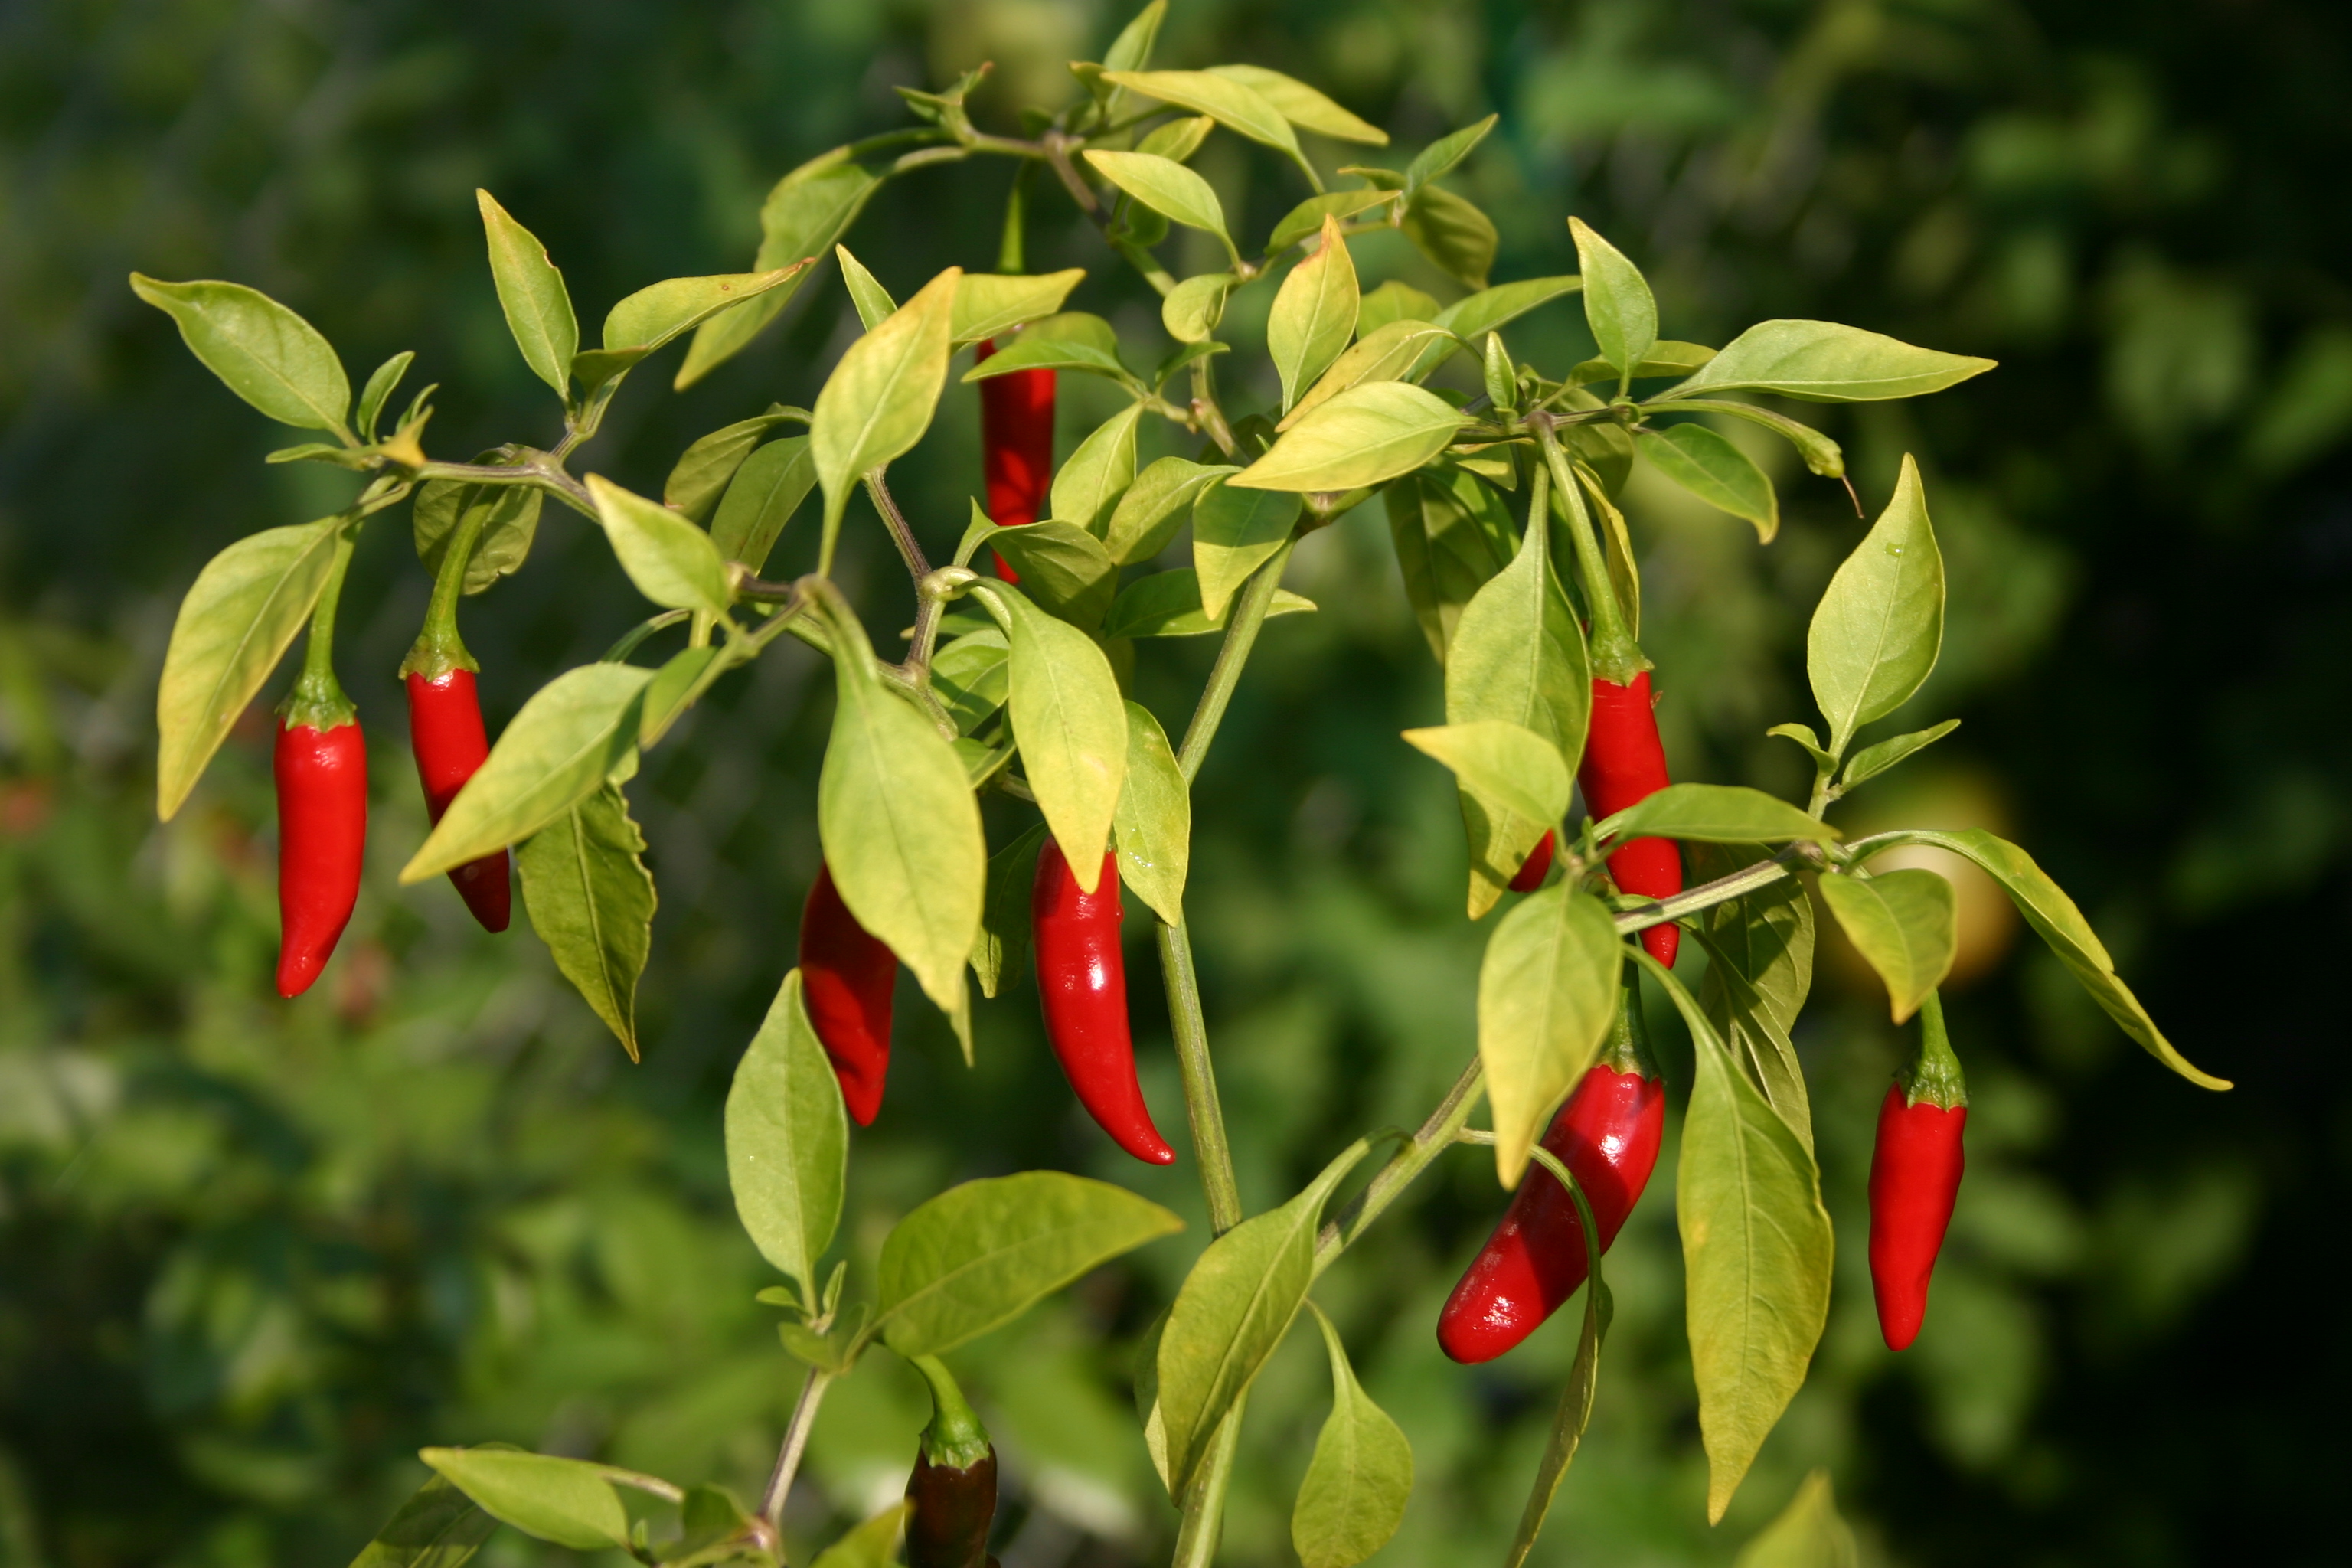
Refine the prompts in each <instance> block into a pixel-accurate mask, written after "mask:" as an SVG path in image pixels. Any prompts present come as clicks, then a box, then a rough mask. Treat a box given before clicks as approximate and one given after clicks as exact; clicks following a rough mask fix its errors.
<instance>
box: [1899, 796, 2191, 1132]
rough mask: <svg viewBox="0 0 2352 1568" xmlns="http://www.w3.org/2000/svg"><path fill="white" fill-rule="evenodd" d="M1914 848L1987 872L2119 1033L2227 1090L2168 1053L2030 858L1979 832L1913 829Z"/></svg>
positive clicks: (2187, 1074) (2101, 951) (2076, 913)
mask: <svg viewBox="0 0 2352 1568" xmlns="http://www.w3.org/2000/svg"><path fill="white" fill-rule="evenodd" d="M1903 837H1905V838H1906V840H1909V841H1911V842H1913V843H1917V844H1932V845H1935V846H1936V847H1938V848H1942V849H1948V850H1950V851H1952V853H1954V854H1955V855H1961V856H1965V857H1967V858H1969V859H1970V860H1973V861H1975V862H1976V863H1977V864H1978V865H1979V866H1981V867H1983V868H1985V870H1986V871H1988V872H1990V874H1991V876H1992V878H1993V879H1994V880H1995V881H1997V882H1999V883H2000V885H2001V886H2002V887H2003V888H2006V889H2008V890H2009V897H2010V901H2011V902H2012V903H2014V904H2015V905H2016V906H2017V912H2018V913H2020V914H2021V915H2023V916H2024V917H2025V923H2026V924H2027V925H2030V926H2032V928H2033V932H2034V934H2035V935H2036V936H2039V937H2040V938H2041V939H2042V941H2043V942H2048V943H2049V944H2050V951H2051V952H2054V953H2056V954H2057V955H2058V958H2059V961H2060V962H2061V963H2064V964H2065V966H2066V969H2067V972H2068V973H2071V974H2073V975H2074V978H2075V979H2076V980H2077V981H2079V982H2081V984H2082V986H2083V988H2084V990H2085V991H2088V992H2089V993H2090V994H2091V998H2092V1000H2093V1001H2095V1002H2096V1003H2098V1005H2100V1007H2101V1008H2103V1009H2105V1012H2106V1015H2107V1016H2108V1017H2110V1018H2113V1019H2114V1020H2115V1021H2116V1025H2117V1026H2118V1027H2120V1028H2121V1029H2122V1030H2123V1032H2124V1033H2125V1034H2126V1035H2129V1036H2130V1037H2132V1038H2133V1039H2135V1040H2137V1041H2138V1042H2139V1043H2140V1045H2141V1047H2143V1048H2145V1049H2146V1050H2147V1053H2148V1055H2150V1056H2152V1057H2154V1058H2156V1059H2157V1060H2158V1061H2160V1062H2162V1063H2163V1064H2164V1065H2165V1066H2166V1067H2168V1068H2171V1069H2172V1070H2173V1071H2174V1072H2177V1073H2179V1075H2180V1076H2181V1077H2183V1078H2185V1079H2188V1080H2189V1082H2191V1083H2193V1084H2195V1085H2197V1086H2198V1087H2199V1088H2200V1089H2228V1088H2230V1087H2231V1084H2230V1080H2229V1079H2223V1078H2215V1077H2214V1076H2213V1075H2212V1074H2210V1073H2208V1072H2203V1071H2200V1070H2199V1069H2198V1068H2195V1067H2192V1066H2191V1065H2189V1059H2188V1058H2186V1057H2184V1056H2182V1055H2181V1054H2180V1053H2179V1051H2178V1050H2176V1049H2174V1048H2173V1045H2172V1042H2171V1041H2170V1040H2168V1039H2166V1038H2165V1037H2164V1033H2163V1031H2162V1030H2160V1029H2158V1027H2157V1026H2156V1021H2155V1020H2154V1019H2152V1018H2150V1017H2149V1016H2147V1008H2145V1007H2143V1006H2141V1005H2140V1003H2139V998H2138V997H2137V996H2135V995H2133V994H2132V992H2131V987H2129V986H2128V985H2126V984H2124V983H2123V980H2122V979H2121V978H2120V977H2119V976H2118V975H2117V974H2116V963H2115V960H2114V959H2112V958H2110V957H2108V956H2107V950H2106V948H2105V947H2104V946H2103V945H2101V943H2100V942H2099V939H2098V936H2097V935H2096V933H2095V932H2094V931H2092V930H2091V922H2090V921H2086V920H2084V918H2083V911H2082V910H2079V909H2076V908H2075V907H2074V900H2072V899H2070V898H2068V897H2067V896H2066V893H2065V890H2064V889H2062V888H2060V887H2059V886H2058V884H2057V883H2055V882H2053V881H2052V880H2051V879H2050V878H2049V875H2048V874H2047V873H2046V872H2044V871H2043V870H2042V868H2041V867H2039V866H2037V865H2035V864H2034V863H2033V858H2032V856H2030V855H2028V854H2026V852H2025V851H2024V850H2022V849H2020V848H2019V847H2017V846H2016V845H2014V844H2011V843H2009V842H2007V841H2006V840H2004V839H2000V838H1997V837H1993V835H1991V834H1990V833H1987V832H1986V831H1985V830H1984V829H1982V828H1980V827H1971V828H1969V829H1966V830H1965V831H1962V832H1958V833H1942V832H1935V831H1931V830H1928V829H1924V828H1921V829H1915V830H1913V831H1911V832H1908V833H1906V834H1905V835H1904V836H1903Z"/></svg>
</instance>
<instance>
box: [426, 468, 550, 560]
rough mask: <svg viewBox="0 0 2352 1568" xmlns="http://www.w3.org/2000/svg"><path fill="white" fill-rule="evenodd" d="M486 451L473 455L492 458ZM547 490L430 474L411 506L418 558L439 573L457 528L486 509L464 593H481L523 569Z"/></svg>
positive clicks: (535, 532) (528, 555)
mask: <svg viewBox="0 0 2352 1568" xmlns="http://www.w3.org/2000/svg"><path fill="white" fill-rule="evenodd" d="M496 457H497V454H496V453H488V452H486V453H483V454H482V455H481V456H480V457H478V458H476V459H475V460H476V461H477V462H488V461H491V460H494V459H495V458H496ZM546 493H547V492H545V491H544V490H542V489H540V488H539V487H538V486H537V485H489V484H479V483H474V482H469V481H465V480H452V479H427V480H425V482H424V483H423V484H421V485H419V486H417V487H416V500H415V505H414V507H413V509H412V510H411V513H410V515H411V518H412V520H413V522H414V527H415V536H416V558H417V559H418V560H419V561H422V562H423V563H425V570H426V571H427V572H430V573H432V574H435V575H436V576H438V575H439V574H440V571H441V557H442V555H443V554H444V552H446V551H447V549H448V547H449V541H450V539H451V537H452V536H454V534H455V533H456V531H457V529H458V528H459V527H460V526H462V525H463V524H465V523H466V522H467V521H468V520H470V519H471V517H472V516H473V514H474V513H475V512H476V511H478V510H479V511H486V512H487V513H488V516H486V517H485V518H484V519H483V520H482V523H481V527H480V530H479V531H478V532H477V533H476V534H475V536H474V552H473V554H471V555H469V556H467V558H466V581H465V584H464V589H465V592H467V594H478V593H481V592H482V591H483V590H485V589H487V588H488V587H489V586H490V584H493V583H496V582H497V581H498V580H499V578H501V577H506V576H511V575H512V574H514V573H516V572H518V571H520V570H521V568H522V563H523V562H524V561H525V560H527V559H529V557H530V546H531V542H532V541H533V540H534V539H536V538H537V537H538V535H539V510H540V503H541V501H543V500H545V499H546Z"/></svg>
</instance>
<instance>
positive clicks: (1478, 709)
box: [1445, 479, 1592, 920]
mask: <svg viewBox="0 0 2352 1568" xmlns="http://www.w3.org/2000/svg"><path fill="white" fill-rule="evenodd" d="M1458 482H1459V483H1467V484H1473V485H1475V484H1476V483H1478V481H1477V480H1475V479H1463V480H1460V481H1458ZM1506 526H1507V525H1506ZM1591 712H1592V676H1591V663H1590V661H1589V659H1588V658H1587V656H1586V653H1585V647H1584V633H1583V631H1582V630H1581V629H1580V627H1579V626H1578V625H1577V620H1576V613H1575V611H1574V610H1572V609H1571V608H1570V605H1569V603H1568V596H1567V595H1566V594H1564V593H1562V592H1561V590H1560V586H1559V578H1558V577H1557V576H1556V575H1555V574H1553V572H1552V568H1551V559H1550V542H1549V531H1548V530H1546V529H1543V528H1539V527H1538V528H1530V529H1528V531H1526V533H1525V534H1524V535H1523V536H1522V537H1521V539H1520V541H1519V544H1518V549H1517V552H1516V553H1515V554H1514V555H1513V556H1512V558H1511V563H1510V564H1509V565H1508V566H1507V567H1505V568H1504V569H1503V570H1502V572H1500V573H1499V574H1496V576H1495V577H1494V578H1493V579H1492V580H1491V581H1489V582H1488V583H1487V584H1486V585H1485V586H1483V587H1481V588H1480V589H1479V590H1478V591H1477V592H1476V593H1475V595H1472V597H1471V599H1470V602H1469V604H1468V605H1465V607H1464V608H1463V611H1462V616H1461V620H1460V621H1459V623H1458V624H1457V625H1456V626H1455V627H1454V638H1453V643H1452V646H1451V647H1450V648H1449V650H1448V651H1447V654H1446V657H1445V717H1446V720H1447V721H1448V722H1449V723H1453V724H1462V725H1467V724H1474V723H1477V722H1480V721H1502V722H1504V723H1507V724H1513V725H1517V726H1519V727H1520V728H1522V729H1525V730H1528V731H1533V732H1534V733H1535V734H1536V735H1538V736H1539V737H1541V738H1542V739H1543V740H1545V741H1547V742H1549V743H1550V744H1551V745H1552V747H1553V748H1554V750H1555V751H1556V752H1557V753H1558V761H1559V763H1560V765H1561V768H1562V771H1563V772H1564V773H1568V774H1570V775H1571V776H1572V775H1573V774H1574V773H1575V771H1576V766H1577V763H1579V762H1580V760H1581V759H1582V757H1583V755H1584V737H1585V731H1586V728H1587V726H1588V724H1589V722H1590V721H1591ZM1565 804H1566V803H1565V802H1563V803H1562V808H1563V809H1564V808H1565ZM1559 817H1560V813H1559V811H1551V812H1547V813H1543V814H1540V815H1536V816H1530V815H1528V814H1527V813H1525V812H1523V811H1521V810H1520V809H1518V808H1517V806H1515V805H1512V804H1511V803H1510V802H1509V801H1508V800H1507V799H1505V798H1504V797H1502V796H1498V795H1493V794H1490V793H1489V792H1487V791H1486V789H1485V788H1484V787H1482V786H1479V785H1475V784H1471V783H1470V782H1469V781H1467V780H1465V781H1464V787H1463V790H1462V822H1463V827H1464V830H1465V832H1466V833H1467V835H1468V837H1469V845H1470V886H1469V894H1468V900H1469V905H1468V907H1469V913H1470V917H1471V918H1472V919H1473V920H1475V919H1477V918H1479V917H1480V916H1482V915H1484V914H1485V913H1486V911H1487V910H1490V909H1492V908H1494V906H1495V904H1496V900H1499V899H1501V897H1502V896H1503V892H1504V889H1506V888H1507V886H1508V885H1509V883H1510V880H1511V878H1512V877H1513V876H1514V875H1515V874H1516V873H1517V871H1518V868H1519V867H1520V865H1521V864H1522V863H1523V862H1524V861H1525V860H1526V859H1527V858H1528V852H1529V851H1530V850H1532V849H1534V848H1535V847H1536V844H1537V842H1538V840H1539V839H1541V838H1542V837H1543V836H1544V834H1545V832H1546V831H1547V830H1549V829H1550V828H1552V827H1554V826H1557V825H1558V823H1559Z"/></svg>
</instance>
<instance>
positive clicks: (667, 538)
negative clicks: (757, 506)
mask: <svg viewBox="0 0 2352 1568" xmlns="http://www.w3.org/2000/svg"><path fill="white" fill-rule="evenodd" d="M588 494H589V496H590V497H591V499H593V500H594V501H595V503H596V514H597V516H598V517H599V518H600V519H601V520H602V521H603V522H604V536H605V538H607V539H608V540H610V541H611V542H612V545H613V553H614V555H616V556H618V557H620V561H621V570H623V571H624V572H626V573H627V574H629V581H630V582H632V583H635V584H636V585H637V592H638V593H640V594H643V595H645V596H646V598H648V599H651V600H652V601H653V602H654V603H655V604H656V605H661V606H662V608H664V609H666V610H696V611H699V612H701V613H702V614H704V615H711V616H720V615H725V614H726V613H727V608H728V606H729V605H731V604H733V603H734V600H735V596H734V595H733V594H732V593H731V592H730V590H729V588H728V586H727V563H726V560H725V558H724V557H722V556H721V555H720V554H719V547H718V546H717V545H715V544H713V543H712V542H710V535H709V534H707V533H705V532H703V531H702V530H700V529H698V528H697V527H695V526H694V524H692V523H690V522H688V521H686V519H684V518H682V517H680V516H679V515H678V514H677V513H676V512H674V511H672V510H669V509H668V508H667V507H666V506H663V505H661V504H660V503H659V502H657V501H650V500H646V498H645V497H643V496H641V495H634V494H632V493H631V492H629V491H627V490H625V489H622V488H621V487H620V486H618V485H616V484H614V483H613V482H612V481H611V480H610V479H606V478H604V476H603V475H602V474H591V475H589V476H588Z"/></svg>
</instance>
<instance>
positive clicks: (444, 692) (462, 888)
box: [407, 668, 514, 931]
mask: <svg viewBox="0 0 2352 1568" xmlns="http://www.w3.org/2000/svg"><path fill="white" fill-rule="evenodd" d="M407 686H408V738H409V742H410V743H411V744H412V745H413V746H415V750H416V776H417V778H418V779H419V780H420V781H421V782H422V783H423V784H424V785H425V818H426V820H428V821H431V822H436V823H437V822H439V821H440V820H441V814H442V813H444V812H446V811H447V810H448V809H449V803H450V802H451V801H453V800H455V799H457V792H458V791H459V790H461V789H463V788H465V787H466V781H467V779H469V778H472V777H473V776H474V771H475V770H476V769H478V768H479V767H480V766H481V765H482V759H484V758H485V757H487V756H488V755H489V754H490V742H489V736H488V732H487V731H484V730H483V728H482V703H481V699H480V698H479V697H478V696H477V695H476V694H475V691H474V672H473V671H472V670H470V669H463V668H449V669H446V670H443V671H442V672H441V673H440V674H438V675H433V676H428V675H425V674H424V673H423V672H422V671H419V670H411V671H409V672H408V677H407ZM449 880H450V881H451V882H452V883H453V884H455V885H456V887H457V896H458V897H459V898H461V899H464V900H466V907H467V909H469V910H473V911H474V918H475V919H476V920H478V921H481V922H482V929H483V930H484V931H504V930H506V929H507V921H509V919H510V918H511V917H512V915H513V912H514V906H513V900H514V891H513V883H512V880H511V879H509V876H508V875H507V852H506V851H505V850H503V849H494V850H492V851H491V852H490V853H488V855H485V856H483V857H482V858H480V859H478V860H468V861H467V862H466V864H464V865H463V866H460V867H458V868H456V869H455V870H453V871H451V872H450V873H449Z"/></svg>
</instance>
